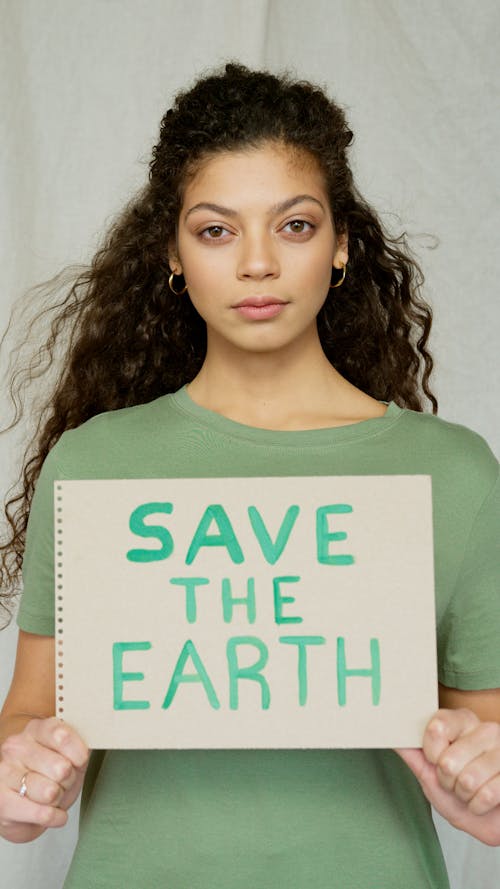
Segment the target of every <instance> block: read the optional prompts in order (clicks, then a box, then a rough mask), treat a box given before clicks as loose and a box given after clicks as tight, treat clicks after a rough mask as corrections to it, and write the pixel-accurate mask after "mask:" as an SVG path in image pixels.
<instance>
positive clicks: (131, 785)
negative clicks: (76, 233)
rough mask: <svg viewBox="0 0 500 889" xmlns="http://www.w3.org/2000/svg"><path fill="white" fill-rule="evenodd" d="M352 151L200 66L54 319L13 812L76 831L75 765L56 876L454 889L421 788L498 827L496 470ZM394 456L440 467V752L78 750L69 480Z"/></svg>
mask: <svg viewBox="0 0 500 889" xmlns="http://www.w3.org/2000/svg"><path fill="white" fill-rule="evenodd" d="M351 140H352V133H351V131H350V130H349V128H348V126H347V124H346V121H345V118H344V115H343V112H342V111H341V109H340V108H338V107H337V106H336V105H335V104H334V103H333V102H331V101H330V100H329V99H328V98H327V97H326V96H325V95H324V93H323V92H322V91H321V90H319V89H318V88H315V87H313V86H311V85H310V84H308V83H303V82H293V81H291V80H289V79H288V78H287V77H281V78H278V77H275V76H274V75H271V74H269V73H267V72H252V71H249V70H248V69H246V68H244V67H243V66H240V65H237V64H228V65H226V66H225V70H224V71H223V72H222V73H215V74H213V75H210V76H208V77H205V78H202V79H201V80H199V81H198V82H197V83H196V84H195V85H194V87H193V88H192V89H190V90H188V91H186V92H184V93H181V94H179V95H178V96H177V98H176V101H175V104H174V107H173V108H172V109H170V110H169V111H168V112H167V113H166V115H165V117H164V118H163V121H162V125H161V134H160V140H159V142H158V144H157V146H156V147H155V149H154V151H153V160H152V163H151V168H150V181H149V184H148V185H147V187H146V188H145V189H144V191H143V192H142V193H141V194H140V195H139V196H138V198H137V199H135V200H134V201H132V203H131V204H130V205H129V206H128V207H127V208H126V210H125V211H124V213H123V214H122V216H121V217H120V218H119V219H118V221H117V222H116V224H115V225H114V227H113V229H112V231H111V232H110V234H109V236H108V237H107V239H106V241H105V243H104V245H103V247H102V249H101V250H100V251H99V252H98V253H97V255H96V257H95V259H94V261H93V264H92V267H91V268H90V270H89V271H88V272H86V273H83V274H82V275H81V276H80V277H79V279H78V280H77V282H76V285H75V286H74V287H73V288H72V289H71V290H70V292H69V293H68V295H67V298H66V301H65V302H64V304H63V306H62V307H61V308H60V309H59V316H58V318H57V320H56V321H55V323H54V325H53V329H52V335H51V339H50V340H49V343H48V346H47V351H46V355H47V356H48V358H47V363H48V364H50V362H51V360H52V354H53V350H54V347H55V344H56V342H58V338H59V336H60V334H61V332H62V331H64V330H66V329H67V328H68V326H69V327H70V328H71V329H72V331H73V333H72V336H71V339H70V343H69V348H68V354H67V360H66V364H65V367H64V374H63V376H62V378H61V380H60V382H59V383H58V384H57V386H56V389H55V391H54V392H53V393H52V395H51V398H50V400H49V402H48V404H47V407H46V411H45V414H44V417H43V422H42V424H41V426H40V432H39V434H38V436H37V438H36V440H35V442H34V444H33V446H32V450H31V452H30V453H29V455H28V456H27V459H26V464H25V470H24V484H23V490H22V492H21V493H20V495H19V497H18V498H16V499H15V500H14V501H13V502H11V504H10V507H8V515H10V517H11V518H10V522H11V528H12V535H11V540H10V541H9V542H8V543H7V544H6V546H5V548H4V553H5V558H4V576H5V577H6V580H7V581H10V582H11V583H12V584H13V583H14V582H15V577H16V570H17V571H18V569H19V564H20V560H21V556H22V551H23V546H24V536H25V530H26V524H27V516H28V512H31V515H30V523H29V528H28V533H27V548H26V556H25V559H24V566H23V577H24V594H23V599H22V602H21V608H20V612H19V618H18V622H19V626H20V637H19V648H18V656H17V661H16V668H15V674H14V678H13V682H12V686H11V689H10V692H9V695H8V697H7V700H6V702H5V705H4V709H3V711H2V717H1V722H0V736H1V738H2V739H3V745H2V748H1V755H2V759H1V762H0V822H1V833H2V835H3V836H4V837H5V838H7V839H10V840H12V841H14V842H25V841H28V840H31V839H33V838H35V837H36V836H38V835H40V834H41V833H42V832H43V831H44V830H45V829H46V828H47V827H59V826H62V825H63V824H64V823H65V822H66V818H67V816H66V812H67V810H68V808H69V807H70V805H71V804H72V803H73V802H74V800H75V799H76V798H77V796H78V793H79V791H80V789H81V787H82V784H83V782H84V779H85V787H84V795H83V804H82V821H81V830H80V839H79V844H78V847H77V851H76V854H75V857H74V860H73V864H72V866H71V868H70V873H69V875H68V878H67V881H66V884H65V885H66V886H67V887H73V889H74V887H83V886H85V887H88V886H89V885H92V886H95V887H104V886H106V887H109V886H124V885H137V886H141V887H157V886H172V887H174V886H175V887H186V889H187V887H189V889H194V887H205V889H206V887H208V886H210V887H211V886H218V887H219V889H223V887H231V889H236V887H240V886H241V887H248V886H250V885H252V886H254V885H255V886H285V885H287V886H289V887H301V889H303V887H304V886H306V885H307V886H309V885H314V886H315V887H325V889H326V887H327V886H328V887H332V886H333V887H342V889H346V887H351V886H352V887H356V889H368V887H370V889H373V887H374V886H383V887H384V889H391V887H394V889H396V887H398V889H399V887H400V886H401V885H402V884H403V882H404V883H405V884H406V885H409V886H411V887H412V889H418V887H424V886H426V887H427V886H430V885H432V886H433V887H446V886H448V882H447V877H446V873H445V867H444V863H443V860H442V856H441V852H440V849H439V846H438V843H437V840H436V837H435V833H434V829H433V825H432V820H431V816H430V809H429V805H428V803H427V800H426V797H427V799H429V800H430V801H431V802H432V803H433V804H434V805H435V806H436V808H437V809H438V810H439V811H440V812H441V813H442V814H443V815H444V817H446V818H448V820H449V821H450V822H451V823H453V824H455V825H456V826H457V827H459V828H460V829H463V830H466V831H468V832H469V833H471V834H472V835H474V836H476V837H478V838H479V839H481V840H483V841H484V842H486V843H490V844H498V843H499V842H500V727H499V726H498V724H497V720H498V713H499V701H500V692H499V691H498V687H499V686H500V655H499V651H498V642H497V640H498V630H499V627H500V606H499V603H498V596H496V594H495V589H496V588H495V587H494V586H493V583H494V581H493V557H492V552H493V545H492V530H491V529H492V527H493V514H494V513H493V510H494V508H495V503H497V502H498V501H497V499H495V497H497V494H498V483H497V478H498V466H497V463H496V461H495V459H494V458H493V455H492V454H491V451H490V450H489V448H488V446H487V445H486V443H485V442H484V441H483V440H482V439H481V438H480V437H479V436H477V435H476V434H475V433H473V432H471V431H469V430H467V429H464V428H463V427H460V426H455V425H453V424H449V423H446V422H444V421H443V420H440V419H438V418H437V417H435V416H432V415H429V414H424V413H422V408H423V397H424V396H426V397H427V398H428V399H429V400H430V402H431V404H432V407H433V410H434V412H436V411H437V403H436V400H435V398H434V396H433V395H432V392H431V391H430V388H429V376H430V373H431V370H432V359H431V356H430V354H429V352H428V350H427V340H428V336H429V332H430V326H431V314H430V310H429V308H428V306H427V305H426V303H425V302H424V301H423V300H422V299H421V297H420V296H419V292H418V291H419V286H420V284H421V283H422V278H421V274H420V272H419V270H418V267H417V266H416V264H415V262H414V261H413V260H412V259H411V257H410V256H409V253H408V250H407V248H406V247H405V244H404V239H403V238H401V239H391V238H390V237H389V236H388V235H387V234H385V233H384V231H383V228H382V226H381V224H380V222H379V220H378V218H377V215H376V213H375V212H374V211H373V210H372V209H371V208H370V207H369V206H368V205H367V204H366V202H365V201H364V200H363V199H362V197H361V196H360V195H359V193H358V192H357V190H356V188H355V186H354V184H353V180H352V174H351V172H350V169H349V166H348V163H347V159H346V149H347V147H348V145H349V144H350V142H351ZM42 466H43V469H42ZM391 473H395V474H413V473H417V474H430V475H432V478H433V492H434V523H435V560H436V606H437V618H438V660H439V678H440V683H441V684H440V705H441V708H442V709H441V710H440V711H439V712H438V713H437V714H436V715H435V717H434V718H433V719H432V720H431V721H430V723H429V725H428V726H427V729H426V731H425V735H424V738H423V742H422V744H423V750H412V751H409V750H407V751H400V756H401V758H400V757H398V756H397V755H396V754H395V753H394V752H392V751H385V750H384V751H377V750H354V751H348V750H333V751H331V750H287V751H281V750H266V751H252V750H233V751H224V750H220V751H192V750H191V751H111V752H108V753H104V752H94V753H93V754H92V756H91V757H90V762H88V751H87V748H86V746H85V743H84V741H83V740H82V739H81V738H79V737H78V735H77V734H76V732H75V731H74V730H73V729H72V728H71V727H70V726H66V725H64V726H63V725H61V724H60V723H59V722H58V721H57V720H56V719H55V718H54V716H53V714H54V713H55V700H54V691H53V687H54V641H53V634H54V615H53V603H52V596H53V593H52V591H53V555H52V553H53V531H52V527H51V525H52V523H51V521H50V520H49V516H51V514H52V513H51V510H52V482H53V479H54V478H107V477H113V476H114V477H119V478H127V477H128V478H136V477H141V476H143V477H148V476H149V477H152V478H157V477H161V476H168V477H179V478H182V477H185V476H189V475H191V476H197V477H203V476H224V475H226V476H229V477H231V476H235V475H239V476H245V475H247V476H251V475H255V476H272V475H278V476H279V475H284V476H287V475H288V476H289V475H355V474H391ZM35 484H36V493H35V495H34V499H33V491H34V488H35ZM32 500H33V502H32ZM13 554H14V558H15V559H16V561H12V556H13ZM9 559H10V561H9ZM403 759H404V760H405V762H403V761H402V760H403ZM408 766H409V767H410V768H408ZM411 770H412V771H413V772H414V773H415V775H416V776H417V778H418V781H417V780H415V778H414V776H413V774H412V771H411ZM90 872H91V873H92V877H91V878H90V877H89V873H90ZM89 879H91V880H92V882H91V883H89Z"/></svg>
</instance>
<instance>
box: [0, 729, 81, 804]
mask: <svg viewBox="0 0 500 889" xmlns="http://www.w3.org/2000/svg"><path fill="white" fill-rule="evenodd" d="M2 763H3V767H4V768H3V769H2V771H4V770H5V769H8V776H7V783H8V785H9V786H10V787H12V789H14V790H16V789H18V788H19V783H20V780H21V775H23V774H25V773H26V772H28V773H29V772H39V773H40V774H41V775H46V777H47V778H50V779H51V780H52V781H55V782H56V783H57V784H60V785H61V787H63V788H64V789H66V790H69V789H70V788H71V787H72V785H73V784H74V782H75V780H76V774H77V770H76V769H75V767H74V766H73V764H72V763H71V761H70V760H69V759H67V758H66V757H65V756H63V755H61V754H60V753H57V752H56V751H54V750H51V749H50V748H49V747H44V746H42V745H41V744H40V743H39V742H38V741H37V740H36V739H35V737H33V736H32V735H30V734H29V733H21V734H19V735H11V736H10V737H9V738H7V739H6V740H5V741H4V743H3V745H2ZM20 773H21V774H20Z"/></svg>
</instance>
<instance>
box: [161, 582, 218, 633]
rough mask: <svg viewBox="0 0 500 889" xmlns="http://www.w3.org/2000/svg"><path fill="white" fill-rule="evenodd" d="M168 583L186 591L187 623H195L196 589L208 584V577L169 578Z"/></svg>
mask: <svg viewBox="0 0 500 889" xmlns="http://www.w3.org/2000/svg"><path fill="white" fill-rule="evenodd" d="M170 583H173V584H174V585H175V586H183V587H184V588H185V591H186V619H187V621H188V623H190V624H194V623H195V622H196V587H198V586H204V585H205V584H207V583H209V580H208V577H171V578H170Z"/></svg>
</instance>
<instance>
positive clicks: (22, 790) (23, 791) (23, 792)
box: [19, 772, 28, 796]
mask: <svg viewBox="0 0 500 889" xmlns="http://www.w3.org/2000/svg"><path fill="white" fill-rule="evenodd" d="M27 777H28V772H26V774H24V775H23V777H22V778H21V786H20V788H19V796H27V794H28V785H27V784H26V778H27Z"/></svg>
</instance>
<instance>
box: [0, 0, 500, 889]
mask: <svg viewBox="0 0 500 889" xmlns="http://www.w3.org/2000/svg"><path fill="white" fill-rule="evenodd" d="M0 13H1V47H0V49H1V55H0V59H1V61H0V65H1V68H0V74H1V77H0V90H1V91H2V121H3V124H4V132H3V134H2V136H3V138H2V143H1V144H2V154H1V164H0V177H1V179H0V189H1V193H2V195H3V198H4V200H3V204H2V206H3V211H4V214H3V216H2V219H1V221H0V226H1V234H2V248H1V249H2V257H1V263H0V276H1V277H0V281H1V290H0V324H1V327H2V328H3V327H5V324H6V322H7V318H8V315H9V311H10V307H11V304H12V303H13V301H14V300H15V299H16V298H17V297H18V296H19V295H20V294H21V293H22V292H23V291H24V290H25V289H26V288H27V287H28V286H29V285H31V284H34V283H36V282H38V281H41V280H44V279H46V278H48V277H50V276H51V275H53V274H55V273H56V272H57V271H58V270H59V269H61V268H62V267H63V266H64V265H66V264H69V263H73V262H77V261H82V260H87V259H89V258H90V256H91V255H92V253H93V250H94V249H95V246H96V242H97V237H98V236H99V234H100V233H101V232H102V231H103V229H104V227H105V225H106V222H107V221H109V219H110V218H111V216H112V215H113V213H115V212H116V211H117V210H118V209H119V208H120V207H121V206H122V205H123V203H124V202H125V201H126V200H127V199H128V198H129V197H130V195H131V194H132V193H133V192H134V190H135V189H136V188H137V187H138V186H139V185H140V184H142V182H143V181H144V179H145V176H146V174H147V163H148V158H149V152H150V149H151V146H152V145H153V143H154V141H155V140H156V137H157V132H158V124H159V120H160V118H161V116H162V114H163V113H164V111H165V110H166V108H168V107H169V105H170V104H171V100H172V97H173V95H174V93H175V92H176V91H177V89H178V88H179V87H181V86H184V85H187V84H188V83H190V82H191V81H192V80H193V79H194V77H195V76H197V75H198V74H200V73H201V72H202V71H203V70H205V69H209V68H211V67H213V66H214V65H216V64H219V63H221V62H223V61H226V60H228V59H231V58H236V59H238V60H240V61H242V62H243V63H245V64H248V65H250V66H252V67H267V68H270V69H271V70H279V69H281V68H284V67H287V68H290V69H292V71H293V72H294V73H295V74H297V75H298V76H300V77H306V78H308V79H311V80H315V81H317V82H320V83H322V84H324V85H326V87H327V89H328V90H329V92H330V93H331V94H332V95H333V96H334V97H335V98H337V99H338V100H339V101H340V102H341V103H342V104H343V105H344V106H345V107H346V109H347V112H348V116H349V119H350V122H351V125H352V127H353V129H354V131H355V133H356V142H355V148H354V152H353V166H354V170H355V174H356V176H357V179H358V184H359V186H360V188H361V190H362V192H364V194H365V196H366V197H367V198H368V199H369V200H370V201H371V202H372V203H373V204H374V205H375V206H376V207H377V208H378V209H379V211H381V212H382V215H383V218H384V219H385V220H386V221H387V222H389V223H391V225H392V227H393V228H394V229H395V230H397V229H398V228H399V229H400V230H403V229H405V230H406V231H407V232H408V233H409V234H410V235H412V236H415V237H414V239H413V241H412V243H413V246H414V248H415V249H416V250H417V251H418V253H419V257H420V261H421V264H422V266H423V269H424V272H425V274H426V278H427V297H428V299H429V300H430V301H431V303H432V304H433V307H434V312H435V325H434V337H433V341H432V347H433V349H434V351H435V353H436V356H437V370H436V375H435V381H434V386H435V388H436V390H437V393H438V397H439V401H440V415H441V416H443V417H445V418H447V419H450V420H453V421H456V422H461V423H464V424H465V425H467V426H470V427H471V428H473V429H476V430H477V431H478V432H480V433H481V434H482V435H484V436H485V437H486V438H487V440H488V441H489V442H490V444H491V445H492V447H493V448H494V449H495V450H496V451H497V453H498V451H499V444H500V441H499V439H500V423H499V408H498V398H497V399H496V400H495V398H494V397H493V396H494V393H493V391H492V390H493V385H492V383H493V380H494V370H495V368H494V359H495V356H496V353H497V351H498V349H497V347H496V346H497V344H496V324H495V322H496V321H497V319H498V314H497V280H496V278H497V268H496V263H497V262H498V253H497V251H496V248H497V241H498V234H497V233H498V229H499V225H500V219H499V216H500V209H499V190H500V189H499V181H498V173H497V145H498V142H499V137H500V123H499V120H498V116H495V113H494V112H495V109H496V108H497V103H498V92H499V81H498V62H497V57H498V51H499V49H500V38H499V33H500V9H499V7H498V4H497V3H496V2H495V0H482V2H481V3H480V4H477V3H476V4H472V3H471V2H469V0H399V2H398V0H384V2H377V3H375V2H370V0H350V2H349V3H347V2H343V0H315V2H309V3H304V2H303V0H286V2H285V0H269V2H266V0H253V2H252V3H244V2H242V0H191V2H187V3H182V4H181V3H176V2H174V0H142V2H141V0H86V3H85V4H82V3H80V2H77V0H0ZM394 214H398V215H399V217H400V220H401V222H400V223H399V222H398V220H397V218H396V216H395V215H394ZM424 233H428V234H430V235H432V236H435V237H436V238H437V239H438V241H439V246H438V247H437V248H436V249H433V247H432V245H433V243H434V242H433V240H432V239H431V238H429V237H427V236H425V234H424ZM417 236H418V237H417ZM2 402H5V398H4V397H2ZM4 407H5V405H4V404H2V416H5V413H4ZM18 447H19V445H18V443H16V441H14V440H13V439H12V438H8V437H6V436H3V437H0V460H1V467H2V476H1V482H2V485H1V488H2V491H4V490H5V489H6V488H7V485H8V482H9V479H10V475H11V472H12V466H13V464H14V461H15V455H16V453H18ZM13 645H14V628H11V629H9V630H8V631H6V632H4V633H3V634H2V636H0V654H1V670H0V697H1V698H3V695H4V692H5V691H6V689H7V686H8V682H9V680H10V674H11V669H12V662H13V661H12V659H13V650H14V649H13ZM75 814H76V813H75ZM75 814H73V816H72V824H71V826H70V827H69V828H68V829H67V830H65V831H58V832H52V833H51V834H50V835H46V836H44V837H42V838H41V839H40V840H38V841H37V842H35V843H33V844H30V845H28V846H12V845H10V844H7V843H5V842H4V841H0V873H2V876H3V878H4V882H5V884H6V885H10V886H13V887H16V889H47V887H48V886H50V887H51V889H58V887H60V886H61V885H62V881H63V877H64V873H65V871H66V869H67V865H68V862H69V858H70V855H71V847H72V843H73V842H74V836H75V825H76V818H75ZM438 826H439V831H440V835H441V838H442V841H443V845H444V848H445V854H446V857H447V861H448V866H449V870H450V876H451V880H452V885H453V889H493V887H495V886H497V885H499V884H500V850H497V849H489V848H487V847H484V846H481V845H480V844H479V843H476V842H475V841H473V840H471V839H470V838H468V837H465V836H464V835H462V834H458V833H456V832H454V831H452V830H451V829H450V828H449V827H448V826H447V825H443V824H442V823H441V822H440V821H439V820H438ZM346 889H350V887H346Z"/></svg>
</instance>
